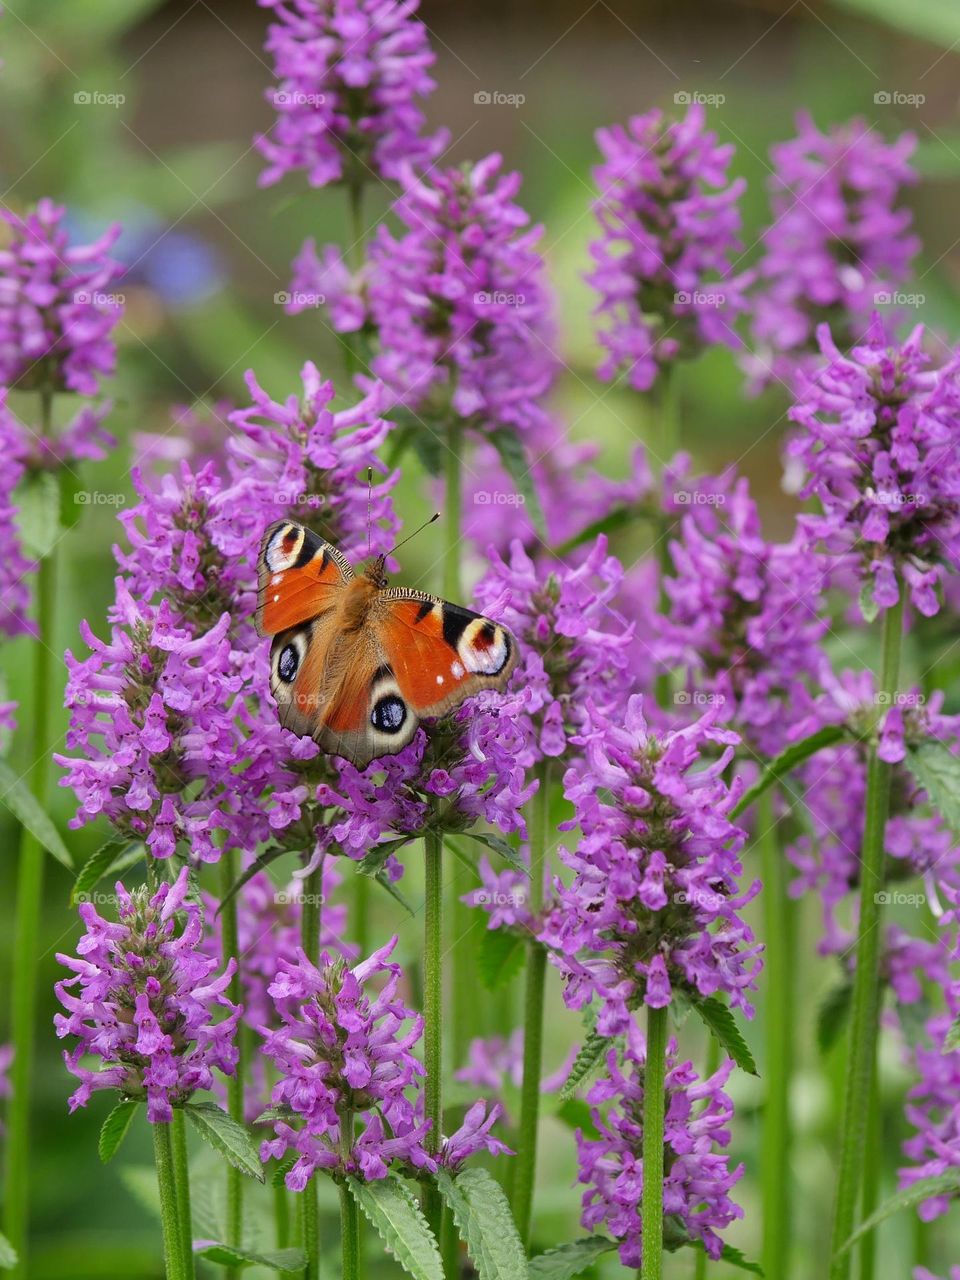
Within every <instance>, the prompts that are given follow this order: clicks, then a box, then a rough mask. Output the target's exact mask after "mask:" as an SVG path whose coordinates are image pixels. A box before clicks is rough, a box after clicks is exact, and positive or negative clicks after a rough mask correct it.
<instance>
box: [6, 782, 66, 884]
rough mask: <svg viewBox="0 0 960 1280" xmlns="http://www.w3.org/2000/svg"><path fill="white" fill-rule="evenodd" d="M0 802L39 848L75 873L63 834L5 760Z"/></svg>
mask: <svg viewBox="0 0 960 1280" xmlns="http://www.w3.org/2000/svg"><path fill="white" fill-rule="evenodd" d="M0 801H2V802H3V803H4V804H5V805H6V806H7V808H8V809H9V810H10V812H11V813H12V814H13V816H14V817H15V818H16V820H17V821H18V822H19V823H20V825H21V827H25V828H26V830H27V831H29V832H30V834H31V835H32V836H33V838H34V840H36V841H37V843H38V844H40V845H42V846H43V848H44V849H46V850H47V852H48V853H52V854H53V856H54V857H55V858H56V860H57V861H58V862H62V863H63V865H64V866H65V867H66V868H67V869H68V870H69V871H71V872H72V871H73V870H74V866H73V859H72V858H71V857H70V854H69V852H68V851H67V846H66V845H65V844H64V843H63V840H62V839H61V838H60V832H59V831H58V830H57V828H56V827H55V826H54V825H53V819H52V818H51V817H50V815H49V814H48V813H47V811H46V809H44V807H43V805H42V804H41V803H40V801H39V800H38V799H37V797H36V796H35V795H34V794H33V792H32V791H31V790H30V788H29V787H28V786H27V784H26V782H25V781H24V780H23V778H18V777H17V775H16V774H15V773H14V771H13V770H12V769H11V768H10V766H9V765H8V764H7V763H6V761H5V760H0Z"/></svg>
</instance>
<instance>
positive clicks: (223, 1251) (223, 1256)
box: [193, 1240, 307, 1272]
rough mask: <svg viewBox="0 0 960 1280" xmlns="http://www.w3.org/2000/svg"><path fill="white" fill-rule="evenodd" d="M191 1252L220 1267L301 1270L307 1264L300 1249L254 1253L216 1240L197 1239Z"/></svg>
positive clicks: (285, 1270) (284, 1270)
mask: <svg viewBox="0 0 960 1280" xmlns="http://www.w3.org/2000/svg"><path fill="white" fill-rule="evenodd" d="M193 1252H194V1253H195V1255H196V1256H197V1257H198V1258H206V1260H207V1261H208V1262H217V1263H219V1264H220V1266H222V1267H268V1268H269V1269H270V1270H271V1271H283V1272H289V1271H302V1270H303V1269H304V1267H305V1266H306V1265H307V1255H306V1254H305V1253H304V1252H303V1250H302V1249H273V1250H271V1251H270V1252H269V1253H255V1252H254V1251H253V1250H252V1249H241V1248H239V1247H238V1246H236V1245H232V1244H219V1243H218V1242H217V1241H216V1240H197V1241H195V1242H194V1246H193Z"/></svg>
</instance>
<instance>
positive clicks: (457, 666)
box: [256, 520, 517, 768]
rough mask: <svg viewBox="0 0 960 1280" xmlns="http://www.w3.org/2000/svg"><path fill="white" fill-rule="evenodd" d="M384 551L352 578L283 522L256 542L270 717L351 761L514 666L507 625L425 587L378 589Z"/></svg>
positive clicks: (387, 745)
mask: <svg viewBox="0 0 960 1280" xmlns="http://www.w3.org/2000/svg"><path fill="white" fill-rule="evenodd" d="M385 560H386V557H385V556H379V557H377V559H376V560H374V561H373V562H372V563H371V564H370V565H369V567H368V568H367V569H366V571H365V572H364V573H363V574H362V575H357V574H356V573H355V572H354V570H353V569H352V568H351V566H350V564H349V562H348V561H347V559H346V557H345V556H344V555H343V554H342V553H341V552H340V551H338V550H337V548H336V547H334V546H332V545H331V544H330V543H329V542H324V541H323V539H322V538H320V537H319V536H318V535H317V534H315V533H314V532H313V531H312V530H310V529H307V528H306V527H305V526H304V525H302V524H297V523H295V522H294V521H290V520H281V521H278V522H277V523H276V524H272V525H271V526H270V527H269V528H268V529H267V531H266V533H265V534H264V536H263V542H262V544H261V547H260V560H259V574H260V593H259V599H258V604H257V615H256V622H257V630H258V632H259V633H260V635H262V636H272V637H273V644H272V645H271V649H270V688H271V691H272V692H273V696H274V698H275V699H276V703H277V710H278V712H279V716H280V723H281V724H282V725H283V726H284V728H286V729H290V730H292V731H293V732H294V733H298V734H301V735H303V736H308V735H309V736H311V737H313V738H316V740H317V742H318V743H319V744H320V746H321V748H322V749H323V750H324V751H326V752H328V753H330V754H331V755H337V756H342V757H343V758H344V759H346V760H350V761H351V762H352V763H353V764H355V765H357V766H358V767H360V768H362V767H363V766H364V765H366V764H369V762H370V761H371V760H374V759H376V758H377V757H378V756H384V755H393V754H395V753H396V752H397V751H400V750H402V748H403V747H405V746H406V745H407V743H408V742H410V741H411V739H412V738H413V735H414V734H415V733H416V730H417V725H418V724H419V723H420V721H421V720H422V719H423V718H424V717H425V716H439V715H443V714H444V713H445V712H447V711H451V710H453V708H454V707H458V706H459V705H460V703H461V702H463V700H464V699H465V698H469V697H470V696H471V695H473V694H475V693H479V692H480V691H481V690H483V689H497V690H502V689H503V688H504V687H505V685H506V683H507V680H508V679H509V677H510V673H511V672H512V671H513V669H514V667H515V666H516V663H517V644H516V641H515V640H514V638H513V636H512V635H511V633H510V632H509V631H508V630H507V629H506V627H502V626H501V625H500V624H499V623H497V622H494V621H492V620H491V619H490V618H484V617H482V616H481V615H480V614H478V613H472V612H471V611H470V610H469V609H463V608H461V607H460V606H459V605H456V604H448V603H447V601H445V600H440V599H438V598H437V597H436V596H431V595H428V594H427V593H426V592H425V591H413V590H407V589H406V588H404V587H388V586H387V579H386V576H385V574H384V562H385Z"/></svg>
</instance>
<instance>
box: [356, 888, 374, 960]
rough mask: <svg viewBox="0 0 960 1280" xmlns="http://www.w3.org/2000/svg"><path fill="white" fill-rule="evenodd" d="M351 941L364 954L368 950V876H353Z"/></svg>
mask: <svg viewBox="0 0 960 1280" xmlns="http://www.w3.org/2000/svg"><path fill="white" fill-rule="evenodd" d="M352 933H353V941H354V942H355V943H356V944H357V946H358V947H359V948H360V954H361V955H362V956H365V955H367V954H368V952H369V950H370V877H369V876H364V875H361V874H360V873H359V872H357V873H356V874H355V875H354V877H353V929H352Z"/></svg>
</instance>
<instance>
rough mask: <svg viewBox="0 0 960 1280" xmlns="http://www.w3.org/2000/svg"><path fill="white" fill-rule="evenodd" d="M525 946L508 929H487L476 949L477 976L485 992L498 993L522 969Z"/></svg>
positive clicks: (517, 936)
mask: <svg viewBox="0 0 960 1280" xmlns="http://www.w3.org/2000/svg"><path fill="white" fill-rule="evenodd" d="M526 954H527V945H526V943H525V942H524V940H523V938H521V937H520V936H519V935H518V934H516V933H511V932H510V931H509V930H508V929H487V930H485V932H484V934H483V937H482V938H481V939H480V945H479V946H478V947H477V974H478V976H479V978H480V981H481V982H482V983H483V985H484V987H485V988H486V990H487V991H499V989H500V988H501V987H505V986H506V985H507V983H508V982H510V981H511V980H512V979H513V978H515V977H516V976H517V974H518V973H519V972H520V970H521V969H522V968H523V962H524V960H525V958H526Z"/></svg>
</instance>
